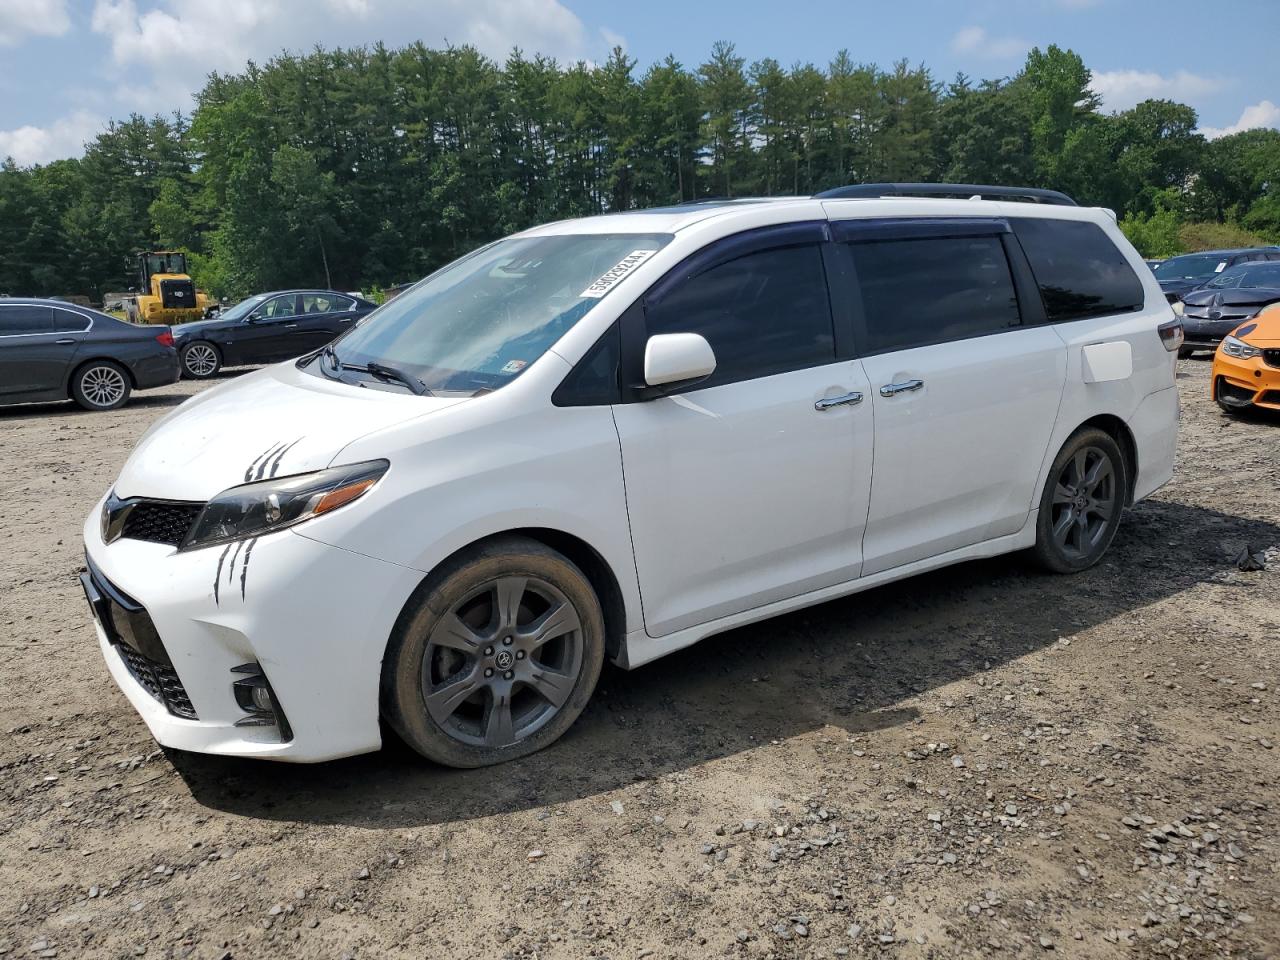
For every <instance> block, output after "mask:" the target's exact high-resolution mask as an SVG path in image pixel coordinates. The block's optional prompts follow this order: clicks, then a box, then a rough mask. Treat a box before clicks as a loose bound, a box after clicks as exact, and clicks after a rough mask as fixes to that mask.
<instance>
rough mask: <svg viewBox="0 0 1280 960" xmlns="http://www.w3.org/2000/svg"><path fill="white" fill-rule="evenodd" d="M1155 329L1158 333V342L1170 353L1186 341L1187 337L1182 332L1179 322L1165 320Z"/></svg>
mask: <svg viewBox="0 0 1280 960" xmlns="http://www.w3.org/2000/svg"><path fill="white" fill-rule="evenodd" d="M1157 329H1159V331H1160V342H1161V343H1163V344H1164V348H1165V349H1166V350H1168V351H1169V352H1170V353H1172V352H1173V351H1174V350H1177V349H1178V348H1179V347H1181V346H1182V342H1183V341H1184V340H1186V339H1187V335H1186V334H1185V333H1184V332H1183V330H1182V321H1181V320H1167V321H1165V322H1164V323H1162V324H1160V326H1159V327H1158V328H1157Z"/></svg>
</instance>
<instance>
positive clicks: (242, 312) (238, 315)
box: [218, 293, 268, 320]
mask: <svg viewBox="0 0 1280 960" xmlns="http://www.w3.org/2000/svg"><path fill="white" fill-rule="evenodd" d="M267 296H268V295H267V294H265V293H260V294H258V295H257V296H256V297H250V298H249V299H248V300H241V301H240V302H239V303H237V304H236V305H235V306H234V307H231V308H229V309H227V310H223V311H222V313H220V314H218V319H219V320H243V319H244V318H245V317H247V316H248V315H249V314H250V313H252V312H253V308H254V307H256V306H257V305H258V304H260V303H261V302H262V301H263V300H265V299H267Z"/></svg>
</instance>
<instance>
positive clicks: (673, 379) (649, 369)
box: [644, 333, 716, 392]
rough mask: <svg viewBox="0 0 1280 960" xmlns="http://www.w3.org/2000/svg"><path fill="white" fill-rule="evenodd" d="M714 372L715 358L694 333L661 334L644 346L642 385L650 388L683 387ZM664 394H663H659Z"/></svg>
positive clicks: (704, 342) (703, 338)
mask: <svg viewBox="0 0 1280 960" xmlns="http://www.w3.org/2000/svg"><path fill="white" fill-rule="evenodd" d="M715 370H716V355H715V352H714V351H713V350H712V349H711V344H709V343H707V341H706V338H705V337H703V336H701V335H700V334H696V333H661V334H658V335H657V336H653V337H650V338H649V342H648V343H646V344H645V347H644V382H645V384H646V385H647V386H650V387H671V386H675V385H679V386H687V385H689V384H691V383H696V382H697V381H699V380H705V379H706V378H707V377H709V376H711V374H713V373H715ZM659 392H665V391H659Z"/></svg>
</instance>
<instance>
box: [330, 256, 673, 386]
mask: <svg viewBox="0 0 1280 960" xmlns="http://www.w3.org/2000/svg"><path fill="white" fill-rule="evenodd" d="M671 239H672V238H671V235H670V234H655V233H625V234H574V235H570V236H555V237H523V238H521V237H515V238H511V239H508V240H499V241H498V242H497V243H494V244H490V245H489V246H487V247H482V248H481V249H479V250H477V251H475V252H474V253H472V254H470V255H468V256H466V257H463V258H462V259H461V260H457V261H455V262H454V263H453V264H451V265H449V266H447V267H445V268H444V269H443V270H440V271H438V272H437V273H434V274H432V275H431V276H430V277H428V278H427V279H425V280H423V281H422V282H420V283H418V284H416V285H415V286H413V287H411V288H410V289H409V290H406V291H405V292H404V293H402V294H400V295H399V296H398V297H396V298H395V299H394V300H391V301H388V302H387V303H386V304H385V305H384V306H382V307H380V308H378V309H377V310H376V311H374V312H373V313H371V314H369V316H368V317H367V318H366V319H365V320H364V321H363V322H362V323H360V324H359V326H357V327H356V328H355V329H354V330H352V331H351V332H350V333H349V334H348V335H347V336H345V337H343V338H342V339H341V340H339V341H338V342H337V343H335V344H334V354H335V356H336V360H337V363H338V365H339V367H338V369H339V370H340V371H341V370H343V369H345V370H352V371H356V372H371V371H367V370H361V368H363V367H367V366H368V365H369V364H374V365H375V366H377V365H381V366H391V367H394V368H396V369H397V370H398V371H401V372H403V373H405V374H408V375H409V376H410V377H412V378H413V379H415V380H416V381H418V382H419V383H420V384H421V386H423V387H425V388H426V389H427V390H429V391H430V392H431V393H434V394H449V393H452V394H459V393H461V394H463V395H466V396H471V395H473V394H475V393H477V392H481V391H487V390H497V389H498V388H500V387H502V386H505V385H506V384H507V383H510V382H511V381H512V380H514V379H515V378H516V377H518V376H519V375H520V373H521V372H522V371H524V370H525V369H526V368H527V367H528V366H529V365H530V364H531V363H533V362H534V361H535V360H537V359H538V358H539V357H541V356H542V355H543V354H544V353H546V351H547V350H548V349H549V348H550V347H551V346H552V344H554V343H555V342H556V341H557V340H559V339H560V338H561V337H562V336H564V334H565V333H566V332H567V331H568V330H569V329H570V328H572V327H573V325H574V324H575V323H577V322H578V321H579V320H580V319H582V317H583V315H584V314H585V313H586V312H587V311H588V310H590V309H591V308H592V307H593V306H595V305H596V303H597V302H599V300H600V298H601V297H604V296H605V295H606V294H607V293H608V292H609V290H611V289H612V288H613V286H614V285H615V284H616V283H617V282H618V281H620V280H621V279H622V278H623V277H625V276H626V275H627V274H628V273H630V272H631V271H632V270H634V269H635V268H636V267H638V266H639V265H640V264H641V263H643V262H644V261H645V260H647V259H648V258H649V257H651V256H652V255H653V254H654V253H656V252H657V251H658V250H660V249H662V247H664V246H665V245H666V244H667V243H669V242H670V241H671ZM319 365H320V366H324V368H325V369H324V371H323V372H325V373H326V374H329V371H330V369H331V368H332V366H333V365H332V364H330V363H329V361H327V360H325V359H323V358H322V359H321V360H320V363H319ZM315 367H316V365H314V364H312V365H308V368H307V369H309V370H313V369H315ZM329 375H332V374H329Z"/></svg>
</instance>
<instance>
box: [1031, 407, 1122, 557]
mask: <svg viewBox="0 0 1280 960" xmlns="http://www.w3.org/2000/svg"><path fill="white" fill-rule="evenodd" d="M1128 481H1129V478H1128V473H1127V467H1126V465H1125V459H1124V454H1123V453H1121V451H1120V447H1119V445H1118V444H1117V443H1116V441H1115V439H1114V438H1113V437H1112V436H1111V435H1110V434H1109V433H1106V432H1105V431H1103V430H1099V429H1097V428H1096V427H1087V428H1085V429H1082V430H1077V431H1076V432H1075V433H1073V434H1072V435H1071V436H1070V437H1069V438H1068V439H1067V442H1066V443H1065V444H1063V446H1062V450H1061V451H1060V452H1059V453H1058V456H1057V457H1056V458H1055V459H1054V461H1053V466H1052V467H1051V468H1050V470H1049V476H1048V479H1047V480H1046V481H1045V486H1044V492H1043V493H1042V494H1041V496H1040V512H1039V516H1038V517H1037V519H1036V545H1035V547H1034V549H1033V552H1034V554H1035V557H1036V560H1037V561H1038V562H1039V563H1040V565H1041V566H1043V567H1045V568H1046V569H1048V570H1051V571H1053V572H1054V573H1079V572H1081V571H1082V570H1088V569H1089V568H1090V567H1092V566H1093V565H1094V564H1095V563H1097V562H1098V561H1099V560H1101V559H1102V555H1103V554H1104V553H1106V552H1107V548H1108V547H1109V546H1111V541H1112V540H1114V539H1115V535H1116V530H1117V529H1118V528H1119V526H1120V515H1121V514H1122V513H1123V512H1124V505H1125V500H1126V499H1127V495H1128V489H1129V484H1128Z"/></svg>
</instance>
